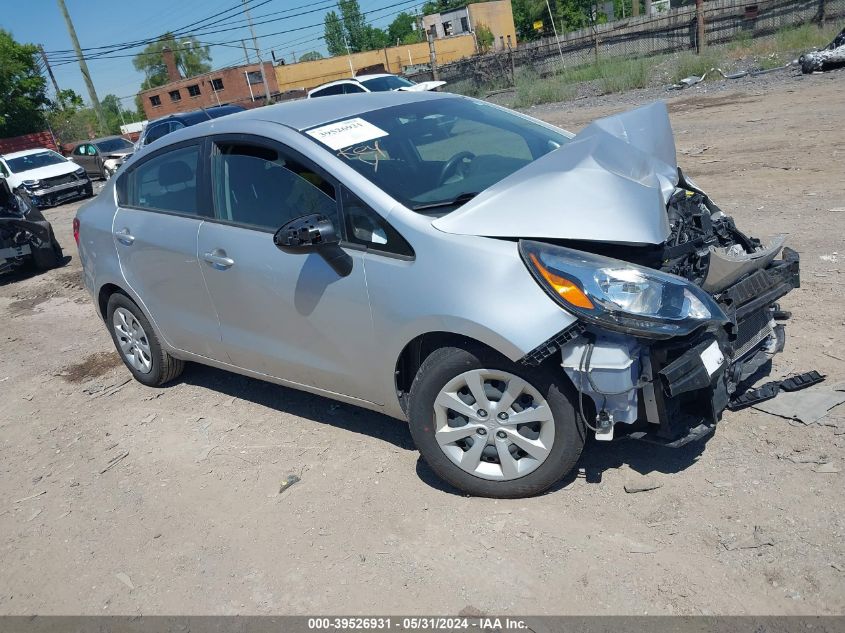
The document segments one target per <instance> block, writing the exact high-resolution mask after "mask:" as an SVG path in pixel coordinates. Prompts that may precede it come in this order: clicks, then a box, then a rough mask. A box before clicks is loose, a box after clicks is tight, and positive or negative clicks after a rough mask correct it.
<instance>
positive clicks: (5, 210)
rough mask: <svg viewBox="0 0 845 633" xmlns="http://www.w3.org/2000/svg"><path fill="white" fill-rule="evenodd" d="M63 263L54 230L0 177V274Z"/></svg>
mask: <svg viewBox="0 0 845 633" xmlns="http://www.w3.org/2000/svg"><path fill="white" fill-rule="evenodd" d="M63 260H64V256H63V254H62V247H61V246H59V243H58V241H56V237H55V235H53V227H52V226H51V225H50V223H49V222H48V221H47V220H46V219H45V218H44V216H43V215H42V214H41V211H39V210H38V208H36V207H35V206H33V205H32V203H31V202H30V200H29V198H28V196H27V195H26V194H25V193H23V192H20V191H18V192H12V190H11V189H9V185H8V183H7V182H6V180H5V179H3V178H0V274H3V273H7V272H12V271H14V270H17V269H18V268H21V267H22V266H26V265H27V264H30V265H32V266H33V267H34V268H35V269H37V270H47V269H49V268H56V267H57V266H59V265H60V264H61V263H62V261H63Z"/></svg>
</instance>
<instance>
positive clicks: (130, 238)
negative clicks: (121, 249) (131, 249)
mask: <svg viewBox="0 0 845 633" xmlns="http://www.w3.org/2000/svg"><path fill="white" fill-rule="evenodd" d="M114 236H115V238H117V241H118V242H120V243H121V244H124V245H126V246H132V242H134V241H135V236H134V235H132V234H131V233H130V232H129V229H121V230H120V231H117V232H116V233H115V234H114Z"/></svg>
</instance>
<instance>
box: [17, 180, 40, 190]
mask: <svg viewBox="0 0 845 633" xmlns="http://www.w3.org/2000/svg"><path fill="white" fill-rule="evenodd" d="M21 184H23V186H24V187H26V188H27V189H38V187H40V186H41V181H40V180H24V181H23V183H21Z"/></svg>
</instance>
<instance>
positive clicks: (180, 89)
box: [139, 49, 279, 121]
mask: <svg viewBox="0 0 845 633" xmlns="http://www.w3.org/2000/svg"><path fill="white" fill-rule="evenodd" d="M164 63H165V65H166V66H167V75H168V78H169V79H170V81H168V82H167V83H166V84H164V85H163V86H159V87H157V88H150V89H149V90H143V91H141V92H140V93H139V96H140V97H141V103H142V104H143V107H144V112H145V114H146V115H147V119H148V120H150V121H152V120H153V119H158V118H160V117H163V116H167V115H168V114H173V113H174V112H190V111H191V110H197V109H199V108H208V107H211V106H216V105H226V104H229V103H237V104H238V105H242V106H244V107H246V108H251V107H255V106H260V105H264V84H263V83H262V78H261V65H260V64H257V63H256V64H245V65H243V66H233V67H230V68H224V69H222V70H214V71H211V72H208V73H204V74H202V75H197V76H195V77H190V78H188V79H183V78H182V75H181V74H180V72H179V69H178V68H177V67H176V60H175V59H174V55H173V52H172V51H170V50H168V49H165V50H164ZM264 76H265V77H266V78H267V83H268V88H269V89H270V94H271V95H274V94H278V92H279V84H278V82H277V81H276V72H275V70H274V69H273V64H271V63H270V62H265V63H264Z"/></svg>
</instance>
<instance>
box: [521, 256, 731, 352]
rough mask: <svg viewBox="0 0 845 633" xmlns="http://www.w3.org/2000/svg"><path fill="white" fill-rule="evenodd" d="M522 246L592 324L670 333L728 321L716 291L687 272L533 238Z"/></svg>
mask: <svg viewBox="0 0 845 633" xmlns="http://www.w3.org/2000/svg"><path fill="white" fill-rule="evenodd" d="M519 251H520V254H521V255H522V258H523V260H524V261H525V264H526V265H527V266H528V269H529V270H530V271H531V274H532V275H533V276H534V278H535V279H536V280H537V282H538V283H539V284H540V285H541V286H542V287H543V289H545V290H546V292H547V293H548V294H549V295H550V296H551V297H552V298H553V299H555V301H557V302H558V303H559V304H560V305H562V306H563V307H565V308H566V309H567V310H569V311H571V312H572V313H574V314H575V315H576V316H578V317H580V318H582V319H583V320H584V321H587V322H589V323H593V324H595V325H599V326H601V327H604V328H607V329H610V330H615V331H620V332H625V333H626V334H631V335H634V336H643V337H647V338H669V337H672V336H682V335H685V334H689V333H691V332H693V331H694V330H696V329H697V328H699V327H701V326H702V325H713V324H719V323H726V322H727V321H728V318H727V317H726V316H725V314H724V312H723V311H722V309H721V308H720V307H719V305H718V304H717V303H716V301H715V300H714V299H713V298H712V297H711V296H710V295H708V294H707V293H706V292H705V291H704V290H702V289H701V288H699V287H698V286H696V285H695V284H692V283H690V282H689V281H687V280H686V279H683V278H682V277H678V276H676V275H670V274H668V273H664V272H661V271H659V270H653V269H651V268H645V267H643V266H637V265H636V264H631V263H628V262H625V261H621V260H618V259H611V258H609V257H602V256H600V255H594V254H592V253H585V252H582V251H577V250H573V249H570V248H563V247H561V246H554V245H550V244H543V243H540V242H534V241H530V240H521V241H520V243H519Z"/></svg>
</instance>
